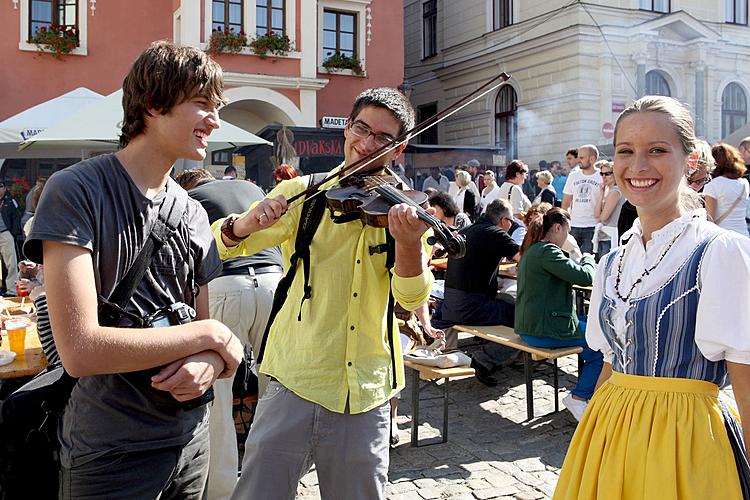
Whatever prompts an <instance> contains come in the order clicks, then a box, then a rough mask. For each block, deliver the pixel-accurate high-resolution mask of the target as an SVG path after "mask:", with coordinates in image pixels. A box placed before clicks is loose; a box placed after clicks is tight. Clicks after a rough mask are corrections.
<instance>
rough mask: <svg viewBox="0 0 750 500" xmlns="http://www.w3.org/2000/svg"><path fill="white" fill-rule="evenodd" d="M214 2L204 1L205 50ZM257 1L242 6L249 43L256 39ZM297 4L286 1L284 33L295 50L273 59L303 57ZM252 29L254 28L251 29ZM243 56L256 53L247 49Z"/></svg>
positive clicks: (243, 20)
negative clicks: (298, 45) (298, 28)
mask: <svg viewBox="0 0 750 500" xmlns="http://www.w3.org/2000/svg"><path fill="white" fill-rule="evenodd" d="M212 4H213V0H205V1H204V16H203V19H204V24H203V32H204V36H203V43H202V44H201V45H202V48H203V49H204V50H205V49H206V48H207V47H208V38H209V37H210V36H211V31H212V30H211V26H212V25H213V12H212ZM255 7H256V3H255V0H245V1H244V3H243V4H242V27H243V30H244V31H245V33H247V39H248V41H250V40H252V39H253V38H254V37H255V24H256V21H257V19H256V18H255ZM296 9H297V2H296V0H284V15H285V18H286V19H284V31H285V33H286V36H288V37H289V41H290V42H292V47H294V50H293V51H291V52H289V53H288V54H287V55H285V56H276V55H274V56H273V57H288V58H292V59H299V58H301V57H302V53H301V52H300V48H299V47H297V11H296ZM251 27H252V28H251ZM240 53H241V54H248V55H252V54H254V52H253V51H252V50H251V49H250V48H249V47H246V48H244V49H242V52H240Z"/></svg>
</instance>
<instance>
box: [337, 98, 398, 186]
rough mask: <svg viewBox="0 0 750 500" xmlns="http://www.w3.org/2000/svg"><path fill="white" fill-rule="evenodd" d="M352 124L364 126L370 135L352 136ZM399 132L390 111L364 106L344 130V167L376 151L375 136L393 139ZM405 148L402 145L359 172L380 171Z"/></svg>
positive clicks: (396, 122)
mask: <svg viewBox="0 0 750 500" xmlns="http://www.w3.org/2000/svg"><path fill="white" fill-rule="evenodd" d="M354 122H359V123H361V124H363V125H365V126H366V127H367V128H369V129H370V132H371V133H370V134H368V135H366V136H364V137H360V136H358V135H356V134H354V133H353V132H352V128H351V127H352V124H353V123H354ZM399 130H400V124H399V122H398V120H397V119H396V117H395V116H394V115H393V113H392V112H391V111H390V110H388V109H386V108H381V107H379V106H365V107H364V108H362V111H360V112H359V114H357V116H356V117H355V118H354V119H352V120H349V123H347V125H346V128H345V129H344V138H345V140H344V161H345V163H346V165H350V164H352V163H354V162H355V161H357V160H359V159H360V158H362V157H364V156H367V155H369V154H370V153H372V152H373V151H375V150H376V149H378V147H379V145H378V144H376V141H375V136H376V135H381V134H382V135H387V136H390V137H391V138H395V137H398V136H399ZM405 147H406V145H405V144H402V145H401V146H399V147H398V148H396V149H395V150H394V151H391V152H390V153H388V154H387V155H384V156H381V157H380V158H378V159H377V160H376V161H374V162H373V163H372V164H370V165H369V166H367V167H365V168H364V169H362V170H361V172H375V171H377V170H380V169H382V168H383V166H385V165H388V164H389V163H390V162H391V160H392V159H393V158H395V157H397V156H398V155H400V154H401V152H402V151H403V150H404V148H405Z"/></svg>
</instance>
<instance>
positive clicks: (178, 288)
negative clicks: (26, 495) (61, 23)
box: [24, 155, 221, 467]
mask: <svg viewBox="0 0 750 500" xmlns="http://www.w3.org/2000/svg"><path fill="white" fill-rule="evenodd" d="M176 189H182V188H180V187H179V186H178V185H177V184H176V183H175V182H174V181H172V180H171V179H170V181H169V183H168V184H167V188H166V189H165V190H164V191H162V192H161V193H159V194H157V195H156V197H154V199H153V200H149V199H148V198H146V197H145V196H144V195H143V194H142V193H141V192H140V191H139V190H138V188H137V186H136V185H135V183H134V182H133V181H132V179H131V178H130V176H129V175H128V174H127V172H126V171H125V169H124V168H123V166H122V164H121V163H120V162H119V161H118V160H117V158H116V157H115V156H114V155H102V156H98V157H96V158H92V159H90V160H86V161H82V162H80V163H78V164H76V165H74V166H72V167H69V168H66V169H65V170H61V171H60V172H57V173H55V174H54V175H53V176H52V177H50V179H49V181H48V183H47V186H46V187H45V192H44V196H43V197H42V199H41V200H40V203H39V206H38V207H37V211H36V217H35V219H34V221H35V222H34V227H33V230H32V232H31V235H30V236H29V239H28V241H27V243H26V246H25V247H24V250H25V253H26V255H27V256H28V258H30V259H31V260H33V261H35V262H42V251H41V250H42V241H44V240H51V241H58V242H62V243H67V244H71V245H76V246H80V247H83V248H86V249H88V250H90V251H91V255H92V259H93V264H94V277H95V281H96V289H97V292H98V293H99V294H100V295H102V296H103V297H109V296H110V294H111V293H112V291H113V290H114V288H115V286H116V284H117V283H118V281H119V280H120V279H121V278H122V277H123V276H124V275H125V273H126V272H127V270H128V269H129V267H130V265H131V264H132V263H133V261H134V260H135V258H136V257H137V256H138V253H139V252H140V249H141V247H142V246H143V244H144V242H145V240H146V238H148V235H149V233H150V229H151V226H152V224H153V222H154V220H155V219H156V218H157V216H158V212H159V207H160V206H161V203H162V202H163V201H165V200H167V201H168V202H170V203H171V198H172V196H173V194H172V193H173V192H174V190H176ZM188 251H189V252H190V254H191V255H192V258H193V269H194V280H195V284H196V286H200V285H204V284H206V283H208V282H209V281H210V280H211V279H213V278H214V277H216V276H218V275H219V274H220V272H221V261H220V259H219V256H218V252H217V249H216V244H215V242H214V239H213V235H212V233H211V230H210V227H209V225H208V216H207V215H206V211H205V210H204V209H203V208H202V207H201V206H200V204H199V203H198V202H197V201H195V200H192V199H189V200H188V205H187V209H186V211H185V214H184V215H183V218H182V221H181V223H180V226H179V227H178V231H177V237H173V238H171V239H170V241H169V242H168V243H167V244H165V245H164V246H163V247H162V248H161V249H160V250H159V251H158V252H157V253H156V254H155V255H154V256H153V257H152V260H151V264H150V266H149V268H148V270H147V271H146V274H145V276H144V278H143V280H142V281H141V283H140V285H139V286H138V288H137V289H136V291H135V293H134V294H133V297H132V298H131V300H130V303H129V304H128V306H127V308H126V309H127V310H128V311H130V312H133V313H136V314H138V315H144V314H147V313H151V312H153V311H155V310H156V309H158V308H160V307H163V306H165V305H169V304H171V303H174V302H180V301H181V302H186V301H187V300H186V299H188V298H189V297H190V293H189V288H190V287H189V285H188V274H189V273H188V271H189V269H188V267H189V265H188V259H187V256H188V253H187V252H188ZM139 387H140V386H139V385H138V384H135V383H133V382H132V381H131V380H130V379H129V378H126V377H125V376H123V375H122V374H113V375H94V376H89V377H82V378H81V379H79V381H78V384H77V385H76V387H75V389H74V390H73V393H72V395H71V398H70V400H69V402H68V405H67V407H66V409H65V415H64V417H63V423H62V426H61V429H60V439H61V443H62V453H61V460H62V463H63V465H64V466H65V467H75V466H78V465H81V464H83V463H86V462H87V461H89V460H92V459H94V458H97V457H98V456H101V455H103V454H104V453H106V452H112V451H139V450H150V449H158V448H164V447H169V446H179V445H183V444H185V443H187V442H188V441H189V440H190V439H191V438H192V436H194V435H195V434H196V433H197V432H198V431H199V430H200V429H201V428H202V426H203V425H206V417H207V411H206V408H205V406H201V407H198V408H196V409H193V410H188V411H185V410H182V409H179V408H176V409H174V410H173V411H165V410H162V409H159V408H158V407H156V406H155V404H154V402H153V401H152V399H151V398H150V397H149V396H148V393H147V391H144V390H142V389H141V388H139Z"/></svg>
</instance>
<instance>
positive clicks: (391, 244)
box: [385, 228, 397, 389]
mask: <svg viewBox="0 0 750 500" xmlns="http://www.w3.org/2000/svg"><path fill="white" fill-rule="evenodd" d="M385 241H386V246H387V249H386V256H385V267H386V268H388V312H387V313H386V314H387V316H386V324H387V331H388V347H389V348H390V349H391V368H392V372H391V373H393V388H394V389H395V388H396V385H397V384H396V351H395V350H394V348H393V345H394V339H393V315H394V313H395V309H396V299H395V298H394V297H393V287H392V285H391V279H393V266H394V265H395V264H396V241H395V240H394V239H393V236H391V233H390V231H388V228H386V229H385Z"/></svg>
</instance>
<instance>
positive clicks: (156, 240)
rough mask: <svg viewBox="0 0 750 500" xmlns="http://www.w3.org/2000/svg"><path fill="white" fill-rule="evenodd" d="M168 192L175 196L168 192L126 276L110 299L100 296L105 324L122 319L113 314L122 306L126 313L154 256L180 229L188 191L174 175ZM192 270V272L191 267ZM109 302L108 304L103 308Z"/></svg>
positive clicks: (101, 317)
mask: <svg viewBox="0 0 750 500" xmlns="http://www.w3.org/2000/svg"><path fill="white" fill-rule="evenodd" d="M169 192H173V193H174V196H172V197H170V196H168V195H167V196H166V197H165V199H164V200H163V201H162V203H161V206H160V207H159V215H158V216H157V218H156V220H155V221H154V224H153V226H152V227H151V233H150V234H149V237H148V239H146V242H145V243H144V244H143V247H141V251H140V252H139V253H138V256H137V257H136V259H135V261H133V263H132V264H131V265H130V268H129V269H128V271H127V272H126V273H125V276H123V278H122V279H121V280H120V282H119V283H117V286H116V287H115V289H114V290H113V291H112V293H111V294H110V296H109V298H108V299H104V298H103V297H101V296H100V297H99V303H100V307H99V312H100V318H99V320H100V322H103V323H102V324H106V325H109V326H114V324H116V323H118V322H119V318H114V317H113V316H116V315H117V312H118V311H117V309H118V308H119V309H120V310H121V311H120V312H124V310H125V308H126V307H127V304H128V302H129V301H130V298H131V297H132V296H133V294H134V293H135V290H136V288H138V285H139V284H140V283H141V280H142V279H143V276H144V275H145V274H146V270H147V269H148V266H149V264H150V263H151V258H152V257H153V255H154V254H155V253H156V252H157V251H159V249H160V248H161V247H162V246H163V245H164V244H165V243H166V242H167V241H169V238H171V237H172V236H173V235H174V234H175V233H176V232H177V228H178V226H179V225H180V220H181V219H182V215H183V214H184V213H185V209H186V208H187V203H188V194H187V191H185V190H184V189H182V188H180V186H179V185H178V184H177V183H176V182H175V181H173V180H172V179H171V178H170V179H169V181H168V188H167V193H169ZM170 198H171V199H170ZM190 273H192V270H191V271H190ZM191 276H192V274H191ZM106 304H109V307H102V306H103V305H106ZM112 306H116V307H112ZM132 319H135V318H132Z"/></svg>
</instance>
